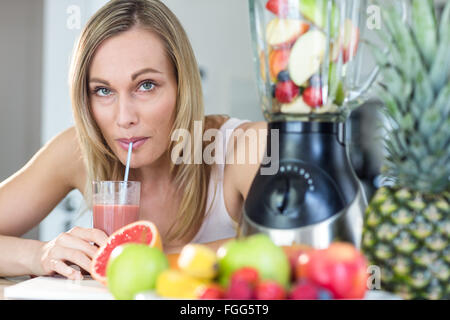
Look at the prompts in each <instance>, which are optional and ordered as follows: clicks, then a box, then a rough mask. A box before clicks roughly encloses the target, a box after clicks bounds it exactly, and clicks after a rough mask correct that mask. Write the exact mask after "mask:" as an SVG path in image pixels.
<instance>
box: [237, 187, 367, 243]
mask: <svg viewBox="0 0 450 320" xmlns="http://www.w3.org/2000/svg"><path fill="white" fill-rule="evenodd" d="M366 207H367V200H366V198H365V196H364V193H363V191H362V189H361V190H360V191H359V192H358V193H357V195H356V198H355V200H354V201H353V202H352V203H351V204H350V205H349V206H348V207H347V208H345V209H344V210H342V211H341V212H339V213H337V214H335V215H334V216H332V217H331V218H329V219H326V220H324V221H322V222H319V223H316V224H313V225H309V226H304V227H299V228H287V229H276V228H267V227H265V226H262V225H260V224H257V223H255V222H254V221H252V220H251V219H250V218H249V216H248V214H247V213H246V212H245V211H244V213H243V215H242V221H241V223H240V227H239V232H238V237H245V236H249V235H252V234H256V233H264V234H267V235H268V236H269V237H270V238H271V239H272V241H273V242H274V243H275V244H276V245H278V246H291V245H294V244H304V245H309V246H311V247H314V248H317V249H324V248H327V247H328V246H329V245H330V244H331V243H332V242H335V241H344V242H349V243H352V244H353V245H354V246H355V247H357V248H360V246H361V237H362V227H363V212H364V210H365V208H366Z"/></svg>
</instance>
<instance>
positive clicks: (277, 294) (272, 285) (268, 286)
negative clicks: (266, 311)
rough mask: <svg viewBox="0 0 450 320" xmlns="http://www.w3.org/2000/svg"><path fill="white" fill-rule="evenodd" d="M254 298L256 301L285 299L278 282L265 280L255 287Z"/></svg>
mask: <svg viewBox="0 0 450 320" xmlns="http://www.w3.org/2000/svg"><path fill="white" fill-rule="evenodd" d="M255 297H256V299H258V300H282V299H284V298H285V297H286V292H285V291H284V289H283V287H282V286H281V285H280V284H279V283H278V282H276V281H274V280H265V281H262V282H260V283H259V284H258V285H257V286H256V288H255Z"/></svg>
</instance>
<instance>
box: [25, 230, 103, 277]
mask: <svg viewBox="0 0 450 320" xmlns="http://www.w3.org/2000/svg"><path fill="white" fill-rule="evenodd" d="M107 240H108V236H107V235H106V233H104V232H103V231H101V230H99V229H86V228H80V227H74V228H72V229H71V230H70V231H68V232H65V233H61V234H60V235H59V236H58V237H56V238H55V239H53V240H51V241H49V242H44V243H43V245H42V246H41V247H40V249H39V250H38V252H37V253H36V256H35V258H34V259H33V260H34V263H33V266H34V267H35V268H33V270H35V272H34V274H35V275H50V274H54V273H58V274H60V275H62V276H65V277H67V278H69V279H72V280H77V279H82V278H83V276H82V274H81V271H80V270H76V269H75V268H72V267H71V266H69V265H70V264H75V265H77V266H79V267H80V268H81V269H84V270H86V271H88V272H89V270H90V264H91V260H92V258H93V256H94V255H95V253H96V252H97V250H98V247H100V246H102V245H103V244H105V243H106V241H107Z"/></svg>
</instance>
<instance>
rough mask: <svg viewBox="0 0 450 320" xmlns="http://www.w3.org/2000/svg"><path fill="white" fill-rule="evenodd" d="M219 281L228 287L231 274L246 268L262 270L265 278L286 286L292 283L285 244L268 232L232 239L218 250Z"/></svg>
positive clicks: (261, 273)
mask: <svg viewBox="0 0 450 320" xmlns="http://www.w3.org/2000/svg"><path fill="white" fill-rule="evenodd" d="M217 255H218V258H219V282H220V284H221V285H222V286H224V287H227V286H228V282H229V279H230V277H231V274H232V273H233V272H234V271H235V270H237V269H239V268H242V267H253V268H255V269H257V270H258V272H259V275H260V278H261V279H272V280H275V281H277V282H278V283H279V284H281V285H282V286H284V287H286V288H287V286H288V285H289V280H290V276H291V275H290V272H291V270H290V265H289V260H288V258H287V256H286V254H285V253H284V251H283V249H282V248H281V247H278V246H276V245H275V244H274V243H273V242H272V240H271V239H270V238H269V237H268V236H267V235H265V234H261V233H260V234H255V235H251V236H249V237H247V238H243V239H236V240H230V241H228V242H227V243H225V244H224V245H223V246H222V247H220V248H219V250H218V251H217Z"/></svg>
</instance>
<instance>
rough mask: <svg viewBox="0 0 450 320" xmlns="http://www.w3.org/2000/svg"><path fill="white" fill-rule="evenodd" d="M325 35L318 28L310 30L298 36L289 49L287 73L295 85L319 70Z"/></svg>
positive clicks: (323, 53) (303, 81) (298, 84)
mask: <svg viewBox="0 0 450 320" xmlns="http://www.w3.org/2000/svg"><path fill="white" fill-rule="evenodd" d="M326 41H327V39H326V37H325V34H324V33H323V32H322V31H320V30H310V31H308V32H307V33H305V34H304V35H303V36H301V37H300V38H298V40H297V41H296V42H295V44H294V46H293V47H292V50H291V55H290V57H289V63H288V69H289V75H290V77H291V79H292V81H294V83H295V84H296V85H297V86H301V85H303V84H304V83H305V82H306V81H307V80H308V79H309V78H311V76H312V75H314V74H316V73H317V72H318V71H319V68H320V66H321V64H322V61H323V57H324V55H325V49H326Z"/></svg>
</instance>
